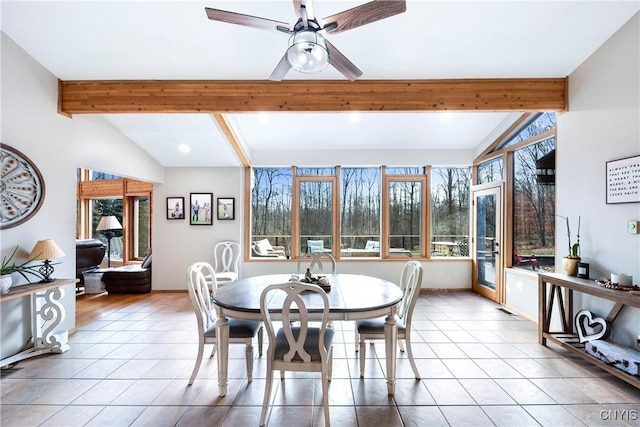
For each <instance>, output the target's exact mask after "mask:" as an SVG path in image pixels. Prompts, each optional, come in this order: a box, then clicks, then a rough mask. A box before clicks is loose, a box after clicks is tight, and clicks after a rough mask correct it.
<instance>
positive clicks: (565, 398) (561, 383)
mask: <svg viewBox="0 0 640 427" xmlns="http://www.w3.org/2000/svg"><path fill="white" fill-rule="evenodd" d="M531 382H532V383H534V384H535V385H536V386H538V387H539V388H540V389H541V390H542V391H544V392H545V393H546V394H548V395H549V396H551V397H552V398H553V399H554V400H555V401H556V402H558V403H560V404H571V403H597V402H596V401H595V400H594V399H592V398H591V397H589V396H588V395H587V394H585V393H584V392H583V391H582V390H581V389H579V388H576V387H574V386H573V385H571V383H569V382H568V381H567V380H565V379H563V378H537V379H532V380H531Z"/></svg>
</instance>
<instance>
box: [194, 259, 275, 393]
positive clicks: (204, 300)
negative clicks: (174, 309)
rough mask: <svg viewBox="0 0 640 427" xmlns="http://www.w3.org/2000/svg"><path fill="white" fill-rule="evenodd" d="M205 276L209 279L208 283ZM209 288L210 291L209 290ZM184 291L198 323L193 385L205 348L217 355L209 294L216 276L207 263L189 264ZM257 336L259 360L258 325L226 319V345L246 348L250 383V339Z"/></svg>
mask: <svg viewBox="0 0 640 427" xmlns="http://www.w3.org/2000/svg"><path fill="white" fill-rule="evenodd" d="M205 276H208V277H210V279H209V280H208V279H207V278H206V277H205ZM209 284H211V288H210V287H209ZM187 287H188V289H189V298H191V303H192V304H193V309H194V311H195V313H196V320H197V321H198V357H197V358H196V364H195V366H194V367H193V372H192V373H191V378H190V379H189V385H191V384H193V382H194V381H195V379H196V377H197V376H198V371H199V370H200V365H201V364H202V356H203V354H204V345H205V344H213V349H212V351H211V356H209V357H213V356H214V355H215V353H216V320H217V313H216V309H215V306H214V305H213V303H212V302H211V292H213V291H215V289H216V287H217V282H216V273H215V271H214V269H213V267H212V266H211V264H209V263H207V262H196V263H193V264H191V266H189V268H188V270H187ZM256 334H257V335H258V355H259V356H262V338H263V328H262V322H260V321H249V320H239V319H229V343H230V344H244V345H245V346H246V353H245V357H246V363H247V380H248V381H249V382H251V381H252V379H253V338H254V337H255V336H256Z"/></svg>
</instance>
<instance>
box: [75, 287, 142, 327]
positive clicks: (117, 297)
mask: <svg viewBox="0 0 640 427" xmlns="http://www.w3.org/2000/svg"><path fill="white" fill-rule="evenodd" d="M149 296H150V294H108V293H106V292H105V293H101V294H86V293H81V294H78V295H76V328H79V327H81V326H84V325H86V324H88V323H91V322H92V321H94V320H96V319H98V318H100V317H102V316H105V315H107V314H109V313H112V312H114V311H117V310H119V309H121V308H122V307H126V306H128V305H130V304H134V303H136V302H140V301H144V300H145V299H147V298H149Z"/></svg>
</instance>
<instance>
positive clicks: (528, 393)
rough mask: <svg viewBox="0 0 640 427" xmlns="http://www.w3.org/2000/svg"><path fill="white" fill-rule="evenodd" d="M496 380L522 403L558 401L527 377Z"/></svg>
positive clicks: (542, 403) (543, 403) (540, 403)
mask: <svg viewBox="0 0 640 427" xmlns="http://www.w3.org/2000/svg"><path fill="white" fill-rule="evenodd" d="M495 382H496V384H498V385H499V386H500V387H502V389H503V390H504V391H506V392H507V394H509V396H511V397H512V398H513V399H514V400H515V401H516V402H517V403H519V404H521V405H545V404H554V403H556V401H555V400H553V399H552V398H551V396H549V395H548V394H546V393H545V392H544V391H542V390H541V389H540V388H539V387H538V386H536V385H535V384H533V383H532V382H531V380H529V379H527V378H522V379H496V380H495Z"/></svg>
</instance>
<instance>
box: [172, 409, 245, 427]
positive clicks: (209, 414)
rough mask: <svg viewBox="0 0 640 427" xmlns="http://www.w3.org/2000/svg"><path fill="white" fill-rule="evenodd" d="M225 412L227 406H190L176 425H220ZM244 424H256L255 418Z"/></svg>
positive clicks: (183, 426)
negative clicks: (253, 421)
mask: <svg viewBox="0 0 640 427" xmlns="http://www.w3.org/2000/svg"><path fill="white" fill-rule="evenodd" d="M227 412H229V407H228V406H190V407H189V408H188V409H187V410H186V411H185V412H184V413H183V414H182V417H181V418H180V420H179V421H178V423H177V424H176V427H202V426H222V425H223V423H222V422H223V420H224V417H225V416H226V415H227ZM247 421H249V420H247ZM246 425H247V426H249V425H258V421H257V418H256V420H255V423H253V424H252V423H248V424H246Z"/></svg>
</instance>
